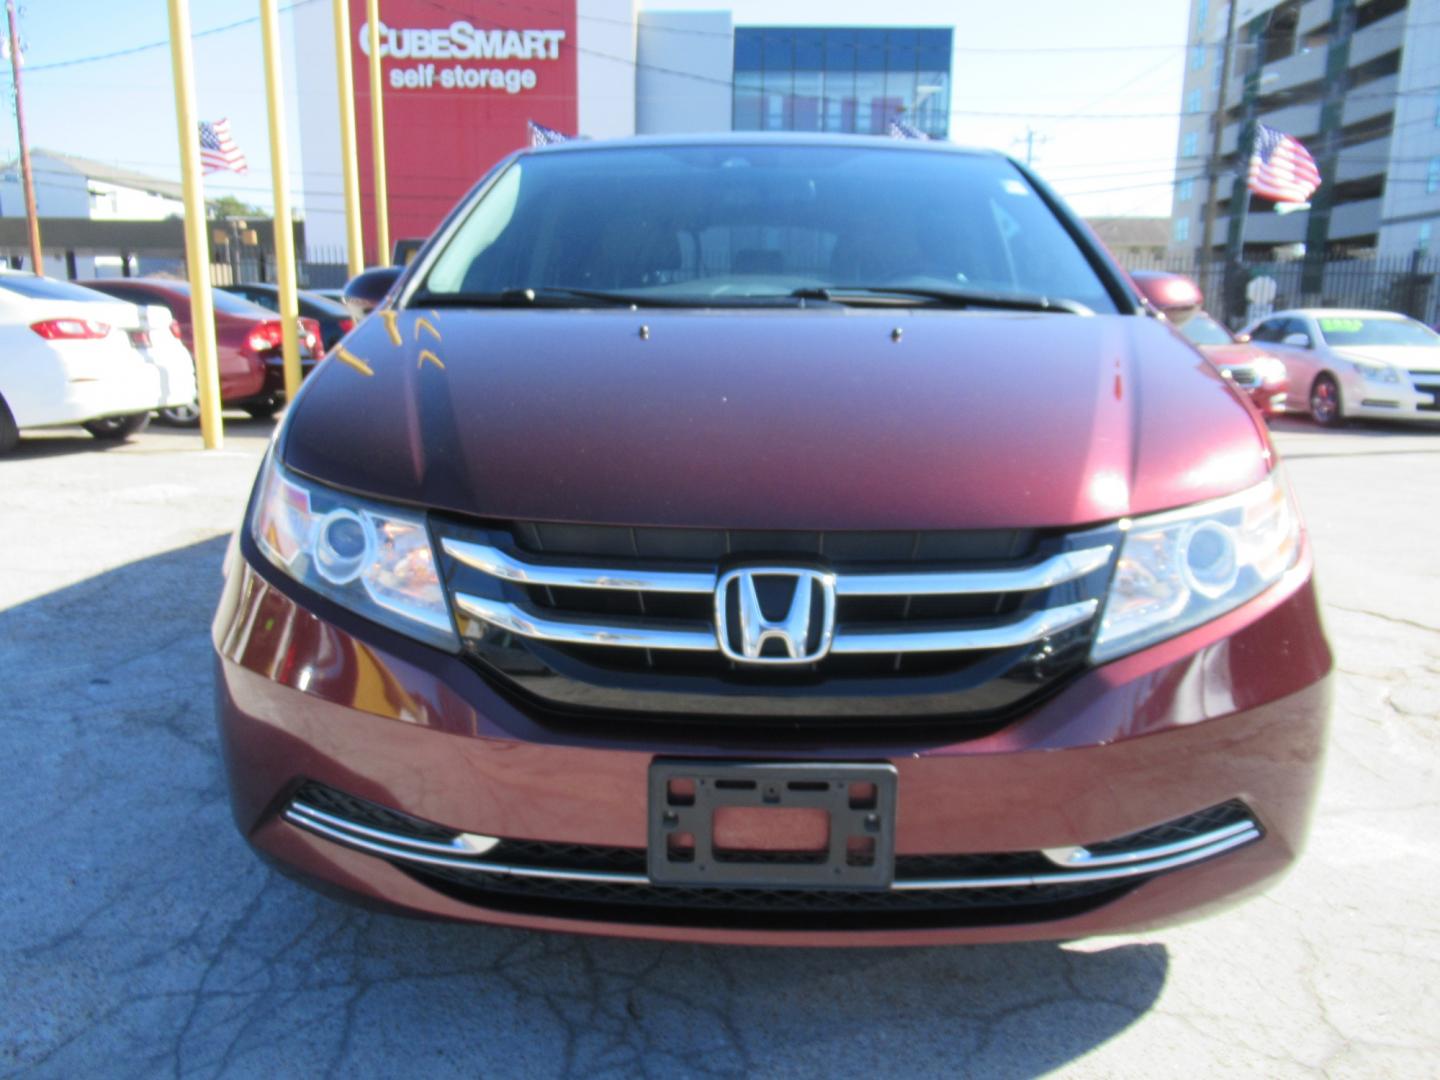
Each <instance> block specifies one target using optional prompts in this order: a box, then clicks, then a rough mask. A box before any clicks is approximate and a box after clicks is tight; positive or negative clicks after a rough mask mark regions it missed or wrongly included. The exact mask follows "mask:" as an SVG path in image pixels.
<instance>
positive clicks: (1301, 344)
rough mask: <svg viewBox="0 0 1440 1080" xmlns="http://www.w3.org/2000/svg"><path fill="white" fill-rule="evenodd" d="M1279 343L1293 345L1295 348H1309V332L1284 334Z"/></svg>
mask: <svg viewBox="0 0 1440 1080" xmlns="http://www.w3.org/2000/svg"><path fill="white" fill-rule="evenodd" d="M1280 344H1281V345H1293V346H1295V348H1297V349H1308V348H1310V335H1309V334H1286V335H1285V336H1284V337H1283V338H1281V339H1280Z"/></svg>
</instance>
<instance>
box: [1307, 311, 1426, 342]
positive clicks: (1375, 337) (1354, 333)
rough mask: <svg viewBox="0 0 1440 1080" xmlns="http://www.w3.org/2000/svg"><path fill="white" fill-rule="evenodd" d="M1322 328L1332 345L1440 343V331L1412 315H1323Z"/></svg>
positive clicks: (1319, 318) (1326, 338) (1318, 319)
mask: <svg viewBox="0 0 1440 1080" xmlns="http://www.w3.org/2000/svg"><path fill="white" fill-rule="evenodd" d="M1316 322H1318V323H1319V324H1320V332H1321V333H1322V334H1324V335H1325V340H1326V342H1327V343H1329V344H1331V345H1335V346H1338V347H1339V348H1342V349H1343V348H1346V347H1348V346H1351V345H1432V346H1433V345H1440V334H1436V333H1435V332H1434V331H1433V330H1431V329H1429V328H1428V327H1426V326H1424V325H1422V324H1421V323H1418V322H1415V321H1413V320H1412V319H1404V318H1395V319H1363V318H1350V317H1348V316H1339V315H1321V316H1319V317H1318V318H1317V319H1316Z"/></svg>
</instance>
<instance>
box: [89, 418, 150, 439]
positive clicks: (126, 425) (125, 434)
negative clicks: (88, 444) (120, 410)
mask: <svg viewBox="0 0 1440 1080" xmlns="http://www.w3.org/2000/svg"><path fill="white" fill-rule="evenodd" d="M149 423H150V414H149V413H148V412H141V413H131V414H130V415H129V416H107V417H105V419H103V420H87V421H86V422H85V423H84V425H82V426H83V427H84V428H85V430H86V431H88V432H89V433H90V434H91V435H94V436H95V438H97V439H104V440H105V441H106V442H124V441H125V440H126V439H128V438H130V437H131V436H132V435H139V434H140V432H142V431H144V430H145V426H146V425H147V424H149Z"/></svg>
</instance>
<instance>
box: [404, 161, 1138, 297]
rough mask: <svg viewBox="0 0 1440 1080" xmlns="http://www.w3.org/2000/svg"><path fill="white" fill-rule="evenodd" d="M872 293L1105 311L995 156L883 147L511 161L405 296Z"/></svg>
mask: <svg viewBox="0 0 1440 1080" xmlns="http://www.w3.org/2000/svg"><path fill="white" fill-rule="evenodd" d="M886 286H890V287H894V288H903V287H907V286H908V287H911V288H929V289H956V290H966V291H970V292H975V293H993V294H998V295H1002V296H1012V295H1013V296H1044V297H1050V298H1053V299H1057V300H1069V301H1075V302H1078V303H1080V304H1083V305H1085V306H1086V307H1089V308H1091V309H1093V310H1095V311H1103V312H1114V311H1115V310H1116V308H1115V304H1114V302H1113V301H1112V300H1111V299H1110V296H1109V294H1108V293H1107V291H1106V288H1105V286H1104V283H1103V282H1102V281H1101V279H1100V278H1099V276H1098V275H1097V274H1096V272H1095V270H1094V269H1093V268H1092V267H1091V266H1090V264H1089V263H1088V262H1087V261H1086V258H1085V255H1084V253H1083V252H1082V251H1081V250H1080V248H1079V247H1077V246H1076V244H1075V241H1074V240H1072V239H1071V237H1070V235H1069V234H1068V233H1067V232H1066V231H1065V229H1064V227H1063V226H1062V225H1061V223H1060V222H1059V220H1058V219H1057V218H1056V217H1055V215H1054V214H1053V213H1052V212H1051V211H1050V209H1049V208H1048V207H1047V206H1046V205H1045V203H1044V202H1043V201H1042V200H1041V199H1040V197H1039V195H1037V194H1036V192H1035V190H1034V189H1033V188H1032V187H1031V186H1030V185H1029V184H1028V183H1027V182H1026V180H1025V179H1024V177H1023V176H1022V175H1021V174H1020V173H1019V172H1018V171H1017V170H1016V169H1015V167H1014V166H1013V165H1011V164H1010V163H1009V162H1007V161H1005V160H1004V159H1003V158H998V157H989V156H983V155H974V154H964V153H930V152H920V151H915V150H913V149H909V150H900V149H889V148H886V147H885V146H884V145H883V140H877V145H876V146H875V147H853V146H813V145H804V146H783V147H777V146H743V145H741V146H698V147H690V146H685V147H676V146H666V147H629V148H619V149H613V150H609V149H607V150H598V149H597V150H580V151H575V152H565V153H553V154H536V155H529V156H524V157H521V158H519V159H517V160H516V161H515V162H513V163H512V164H511V165H510V166H509V167H508V168H506V170H505V172H504V173H503V174H502V175H501V176H500V177H499V179H497V180H496V181H495V182H494V183H493V184H492V185H491V186H490V188H489V189H488V190H487V191H486V193H485V194H484V195H483V196H482V197H481V199H480V200H479V201H478V202H477V203H476V204H475V205H474V206H472V207H471V208H470V209H469V210H468V212H467V214H466V215H465V217H464V219H463V221H462V223H461V225H460V226H459V228H458V230H456V231H455V232H454V233H453V234H452V235H451V236H450V238H449V239H448V240H447V241H446V243H445V245H444V246H443V248H442V249H441V250H440V252H439V254H438V256H437V258H436V259H435V261H434V262H433V264H432V265H431V268H430V270H429V272H428V273H427V274H426V276H425V279H424V281H423V282H422V283H421V286H420V288H421V297H422V299H420V300H418V301H417V302H419V303H423V302H424V300H423V297H424V296H431V297H445V296H470V295H473V296H485V295H491V296H493V295H497V294H501V293H505V292H507V291H509V290H517V289H533V290H545V289H549V290H565V289H576V290H592V291H598V290H606V291H612V292H620V293H624V294H625V295H627V296H638V297H648V298H652V299H653V300H654V301H655V302H657V303H658V302H666V303H689V302H693V303H696V304H704V305H710V304H724V303H737V302H738V303H745V302H748V301H755V300H759V299H761V298H766V297H768V298H771V299H772V300H773V299H774V298H776V297H788V296H790V295H791V294H792V293H794V292H795V291H796V290H797V289H808V290H814V289H844V288H864V289H883V288H884V287H886ZM915 302H920V301H919V300H918V299H917V300H916V301H915Z"/></svg>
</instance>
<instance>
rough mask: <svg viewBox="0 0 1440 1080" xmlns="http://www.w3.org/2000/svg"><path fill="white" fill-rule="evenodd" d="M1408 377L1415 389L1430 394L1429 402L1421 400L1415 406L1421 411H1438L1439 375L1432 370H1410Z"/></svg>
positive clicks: (1439, 403) (1439, 397)
mask: <svg viewBox="0 0 1440 1080" xmlns="http://www.w3.org/2000/svg"><path fill="white" fill-rule="evenodd" d="M1410 378H1411V380H1412V381H1413V382H1414V383H1415V389H1416V390H1419V391H1421V392H1422V393H1426V394H1430V395H1431V396H1432V400H1431V401H1430V402H1429V403H1426V402H1423V401H1422V402H1421V403H1420V404H1419V405H1418V406H1416V408H1418V409H1419V410H1420V411H1421V412H1440V375H1437V374H1436V373H1435V372H1433V371H1412V372H1411V373H1410Z"/></svg>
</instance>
